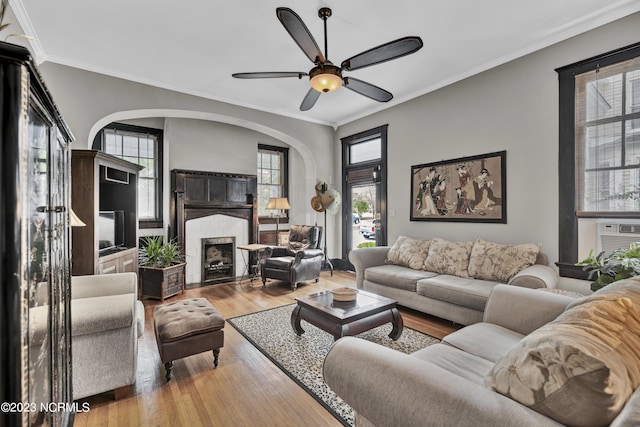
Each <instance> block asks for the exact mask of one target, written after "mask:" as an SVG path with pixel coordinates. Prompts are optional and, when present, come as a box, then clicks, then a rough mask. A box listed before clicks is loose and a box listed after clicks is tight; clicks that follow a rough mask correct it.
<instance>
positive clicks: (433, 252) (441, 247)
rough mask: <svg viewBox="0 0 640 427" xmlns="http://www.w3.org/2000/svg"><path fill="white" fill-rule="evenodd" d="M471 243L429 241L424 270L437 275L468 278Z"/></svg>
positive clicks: (440, 240) (438, 239) (441, 240)
mask: <svg viewBox="0 0 640 427" xmlns="http://www.w3.org/2000/svg"><path fill="white" fill-rule="evenodd" d="M472 247H473V242H450V241H448V240H443V239H440V238H437V237H436V238H435V239H433V240H431V245H430V246H429V255H427V259H425V260H424V268H423V269H424V270H427V271H431V272H433V273H439V274H451V275H453V276H458V277H469V273H468V268H469V255H470V254H471V248H472Z"/></svg>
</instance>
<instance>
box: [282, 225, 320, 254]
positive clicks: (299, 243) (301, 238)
mask: <svg viewBox="0 0 640 427" xmlns="http://www.w3.org/2000/svg"><path fill="white" fill-rule="evenodd" d="M317 230H318V229H317V228H316V227H314V226H311V225H292V226H290V227H289V243H288V248H289V251H291V252H293V253H294V254H295V252H298V251H301V250H303V249H308V248H315V247H317V246H318V232H317Z"/></svg>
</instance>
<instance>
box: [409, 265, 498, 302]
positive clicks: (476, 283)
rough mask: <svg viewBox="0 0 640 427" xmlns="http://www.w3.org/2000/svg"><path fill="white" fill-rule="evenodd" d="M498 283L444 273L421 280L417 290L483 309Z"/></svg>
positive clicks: (424, 293)
mask: <svg viewBox="0 0 640 427" xmlns="http://www.w3.org/2000/svg"><path fill="white" fill-rule="evenodd" d="M497 284H498V282H490V281H487V280H478V279H471V278H468V277H466V278H465V277H458V276H450V275H445V274H442V275H439V276H434V277H430V278H428V279H422V280H419V281H418V283H417V284H416V292H417V293H418V295H422V296H425V297H429V298H434V299H438V300H441V301H446V302H450V303H452V304H458V305H462V306H465V307H470V308H475V309H476V310H481V311H483V310H484V306H485V305H486V304H487V298H489V294H490V293H491V290H492V289H493V287H494V286H496V285H497Z"/></svg>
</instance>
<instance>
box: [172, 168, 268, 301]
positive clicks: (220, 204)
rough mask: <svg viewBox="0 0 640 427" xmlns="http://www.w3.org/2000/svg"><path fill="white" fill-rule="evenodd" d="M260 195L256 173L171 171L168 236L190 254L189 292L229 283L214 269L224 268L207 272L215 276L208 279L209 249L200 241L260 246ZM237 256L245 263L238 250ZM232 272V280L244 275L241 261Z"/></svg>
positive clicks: (187, 267) (187, 277)
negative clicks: (224, 240)
mask: <svg viewBox="0 0 640 427" xmlns="http://www.w3.org/2000/svg"><path fill="white" fill-rule="evenodd" d="M256 193H257V178H256V176H255V175H242V174H228V173H220V172H203V171H187V170H179V169H174V170H172V171H171V209H170V216H171V227H170V229H169V235H170V236H171V238H175V239H176V240H177V241H178V244H179V245H180V246H181V247H182V248H184V251H185V259H186V262H187V266H186V268H185V281H186V285H185V287H186V288H188V289H190V288H194V287H199V286H206V285H209V284H214V283H218V282H219V283H222V282H224V281H225V280H224V279H222V278H221V277H220V278H219V277H218V276H221V275H222V272H221V271H220V272H214V271H213V270H215V269H219V270H224V269H226V267H223V266H219V267H215V268H213V269H211V268H210V269H209V273H207V274H208V275H209V276H211V280H205V273H204V267H203V265H204V264H205V263H204V260H205V256H206V251H205V250H204V248H203V245H202V241H201V239H204V238H223V237H225V236H233V237H234V238H235V241H234V244H233V245H234V247H237V246H238V245H246V244H249V243H256V242H257V239H258V212H257V206H256V205H255V194H256ZM232 254H234V259H235V260H240V259H241V256H242V255H241V254H240V253H239V250H238V249H236V250H235V251H232ZM209 267H210V265H209ZM230 271H231V272H230V273H229V276H228V277H229V278H231V279H229V278H227V279H226V280H227V281H228V280H233V279H234V278H236V277H239V276H241V275H242V271H243V266H242V263H241V262H239V261H236V262H235V270H234V269H233V267H232V269H231V270H230ZM234 271H235V272H234ZM205 282H206V283H205Z"/></svg>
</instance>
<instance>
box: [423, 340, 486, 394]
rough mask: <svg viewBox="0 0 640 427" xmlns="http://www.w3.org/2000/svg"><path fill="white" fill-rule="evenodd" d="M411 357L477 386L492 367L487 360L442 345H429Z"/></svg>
mask: <svg viewBox="0 0 640 427" xmlns="http://www.w3.org/2000/svg"><path fill="white" fill-rule="evenodd" d="M411 356H413V357H417V358H418V359H420V360H424V361H426V362H429V363H431V364H434V365H436V366H439V367H441V368H442V369H445V370H447V371H449V372H451V373H452V374H455V375H457V376H459V377H462V378H465V379H467V380H469V381H472V382H474V383H476V384H478V385H482V384H483V380H484V378H485V376H486V375H487V373H488V372H489V370H491V367H492V366H493V363H492V362H489V361H488V360H485V359H483V358H481V357H477V356H474V355H473V354H471V353H466V352H464V351H460V350H458V349H457V348H453V347H451V346H448V345H444V344H434V345H430V346H428V347H425V348H423V349H420V350H418V351H416V352H414V353H411Z"/></svg>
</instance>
